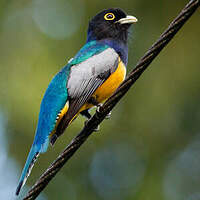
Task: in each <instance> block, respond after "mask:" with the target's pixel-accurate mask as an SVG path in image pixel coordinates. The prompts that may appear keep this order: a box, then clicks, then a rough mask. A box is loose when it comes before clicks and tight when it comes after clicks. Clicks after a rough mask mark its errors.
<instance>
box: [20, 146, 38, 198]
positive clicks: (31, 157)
mask: <svg viewBox="0 0 200 200" xmlns="http://www.w3.org/2000/svg"><path fill="white" fill-rule="evenodd" d="M38 156H39V151H38V148H37V146H36V145H34V144H33V145H32V147H31V150H30V152H29V154H28V158H27V160H26V164H25V166H24V169H23V171H22V174H21V177H20V180H19V184H18V186H17V190H16V195H18V194H19V192H20V190H21V188H22V187H23V185H24V184H25V183H26V180H27V178H28V176H29V174H30V173H31V170H32V168H33V165H34V163H35V161H36V159H37V157H38Z"/></svg>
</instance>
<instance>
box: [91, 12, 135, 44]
mask: <svg viewBox="0 0 200 200" xmlns="http://www.w3.org/2000/svg"><path fill="white" fill-rule="evenodd" d="M135 22H137V19H136V18H135V17H133V16H130V15H127V14H126V13H125V12H124V11H122V10H121V9H119V8H115V9H114V8H111V9H107V10H103V11H101V12H100V13H98V14H97V15H96V16H94V17H93V18H92V19H91V20H90V22H89V28H88V41H89V40H102V39H116V40H120V41H122V42H124V43H127V39H128V29H129V27H130V26H131V24H132V23H135Z"/></svg>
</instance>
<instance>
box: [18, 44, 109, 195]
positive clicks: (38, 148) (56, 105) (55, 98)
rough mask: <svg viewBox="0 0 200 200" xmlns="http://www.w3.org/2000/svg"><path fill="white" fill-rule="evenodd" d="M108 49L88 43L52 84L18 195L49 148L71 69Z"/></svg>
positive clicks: (64, 101) (45, 99)
mask: <svg viewBox="0 0 200 200" xmlns="http://www.w3.org/2000/svg"><path fill="white" fill-rule="evenodd" d="M108 47H109V46H107V45H105V44H103V43H99V42H97V41H90V42H88V43H86V44H85V45H84V46H83V47H82V48H81V49H80V51H79V52H78V53H77V54H76V56H75V57H74V58H73V59H72V61H71V62H69V63H68V64H67V65H66V66H65V67H64V68H63V69H62V70H61V71H60V72H59V73H57V74H56V75H55V77H54V78H53V79H52V81H51V82H50V84H49V86H48V88H47V90H46V92H45V94H44V97H43V100H42V103H41V106H40V113H39V119H38V126H37V129H36V133H35V139H34V142H33V145H32V147H31V150H30V153H29V155H28V158H27V161H26V164H25V166H24V169H23V171H22V175H21V177H20V181H19V186H18V188H17V191H16V194H19V191H20V189H21V187H22V186H23V185H24V183H25V181H26V178H27V176H28V174H29V171H30V170H31V168H32V165H33V164H34V162H33V160H34V159H35V157H36V154H39V153H43V152H45V151H46V150H47V148H48V145H49V135H50V133H51V132H52V131H53V130H54V129H55V125H56V119H57V116H58V114H59V113H60V111H61V110H62V109H63V107H64V106H65V104H66V102H67V100H68V92H67V87H66V86H67V81H68V76H69V73H70V69H71V67H73V65H76V64H79V63H81V62H83V61H84V60H87V59H88V58H90V57H92V56H94V55H96V54H98V53H100V52H102V51H104V50H105V49H107V48H108Z"/></svg>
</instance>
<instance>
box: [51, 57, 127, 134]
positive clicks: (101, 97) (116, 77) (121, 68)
mask: <svg viewBox="0 0 200 200" xmlns="http://www.w3.org/2000/svg"><path fill="white" fill-rule="evenodd" d="M125 76H126V67H125V65H124V64H123V62H122V61H121V60H120V59H119V65H118V67H117V69H116V70H115V72H113V73H112V74H111V75H110V77H109V78H108V79H107V80H106V81H105V82H104V83H103V84H102V85H101V86H100V87H99V88H98V89H97V90H96V91H95V93H94V94H93V95H92V97H94V98H95V100H96V101H97V102H98V103H102V102H103V101H105V100H106V99H108V98H109V97H110V96H111V95H112V94H113V93H114V92H115V90H116V89H117V88H118V87H119V85H120V84H121V83H122V81H123V80H124V79H125ZM93 106H94V105H92V104H89V103H86V104H84V105H83V106H82V107H81V109H80V110H79V112H78V113H77V114H76V115H75V116H74V117H73V118H72V120H71V121H70V123H71V122H72V121H73V120H74V119H75V118H76V117H77V116H78V114H79V113H80V112H82V111H83V110H86V109H89V108H91V107H93ZM68 108H69V102H68V101H67V103H66V105H65V106H64V108H63V109H62V110H61V112H60V113H59V115H58V119H57V122H56V126H55V129H54V130H53V131H52V133H51V134H50V136H52V135H53V134H54V133H55V132H56V128H57V126H58V124H59V122H60V120H61V119H62V118H63V116H64V115H65V114H66V113H67V111H68ZM70 123H69V124H70Z"/></svg>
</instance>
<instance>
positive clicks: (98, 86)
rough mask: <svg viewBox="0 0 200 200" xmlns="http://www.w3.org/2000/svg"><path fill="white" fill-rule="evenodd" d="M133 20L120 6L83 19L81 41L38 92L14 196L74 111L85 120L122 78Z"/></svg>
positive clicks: (65, 125)
mask: <svg viewBox="0 0 200 200" xmlns="http://www.w3.org/2000/svg"><path fill="white" fill-rule="evenodd" d="M136 22H137V18H136V17H134V16H131V15H127V14H126V13H125V12H124V11H123V10H122V9H120V8H109V9H105V10H103V11H101V12H99V13H98V14H97V15H95V16H94V17H93V18H92V19H91V20H90V21H89V26H88V31H87V40H86V43H85V44H84V45H83V47H82V48H81V49H80V50H79V51H78V53H77V54H76V55H75V56H74V57H73V58H72V59H70V60H69V61H68V63H67V64H66V65H65V66H64V67H63V68H62V69H61V70H60V71H59V72H58V73H57V74H56V75H55V76H54V78H53V79H52V81H51V82H50V84H49V86H48V88H47V90H46V92H45V94H44V96H43V99H42V102H41V105H40V112H39V119H38V124H37V128H36V131H35V138H34V141H33V144H32V146H31V149H30V152H29V154H28V158H27V160H26V163H25V166H24V168H23V170H22V173H21V177H20V179H19V183H18V186H17V189H16V195H18V194H19V193H20V190H21V188H22V187H23V186H24V184H25V182H26V180H27V178H28V176H29V174H30V172H31V170H32V168H33V165H34V163H35V161H36V159H37V157H38V156H39V154H40V153H44V152H46V151H47V148H48V145H49V143H51V145H53V144H54V143H55V142H56V140H57V138H58V137H59V136H60V135H62V134H63V132H64V131H65V129H66V128H67V127H68V125H69V124H71V122H72V121H73V120H74V119H76V117H77V116H78V115H79V114H81V115H83V116H85V117H86V118H88V119H90V117H91V114H90V113H89V110H90V109H91V108H92V107H98V106H99V105H101V103H102V102H104V101H105V100H106V99H108V98H109V97H110V96H111V95H112V94H113V93H114V91H115V90H116V89H117V88H118V87H119V85H120V84H121V83H122V81H123V80H124V79H125V76H126V66H127V62H128V38H129V35H130V31H129V30H130V27H131V25H132V24H133V23H136Z"/></svg>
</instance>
